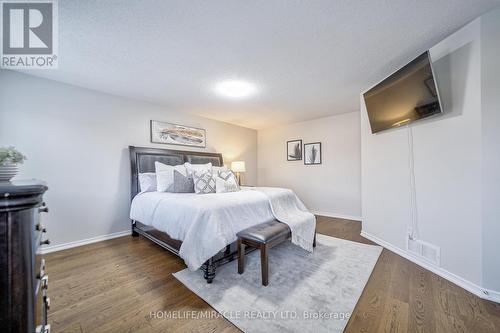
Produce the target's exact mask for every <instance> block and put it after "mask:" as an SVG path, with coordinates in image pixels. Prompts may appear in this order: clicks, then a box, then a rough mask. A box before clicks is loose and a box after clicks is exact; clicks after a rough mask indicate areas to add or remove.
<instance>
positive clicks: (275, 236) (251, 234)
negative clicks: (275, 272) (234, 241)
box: [236, 220, 316, 286]
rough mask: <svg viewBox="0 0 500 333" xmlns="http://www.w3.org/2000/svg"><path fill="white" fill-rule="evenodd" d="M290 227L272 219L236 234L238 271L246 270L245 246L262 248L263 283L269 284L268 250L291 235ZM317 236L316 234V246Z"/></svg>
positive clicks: (241, 272) (264, 284) (240, 272)
mask: <svg viewBox="0 0 500 333" xmlns="http://www.w3.org/2000/svg"><path fill="white" fill-rule="evenodd" d="M291 235H292V233H291V231H290V228H289V227H288V225H286V224H285V223H281V222H279V221H276V220H274V221H271V222H266V223H261V224H258V225H255V226H253V227H250V228H247V229H244V230H242V231H240V232H238V233H237V234H236V236H237V237H238V273H239V274H243V271H244V270H245V246H251V247H253V248H256V249H260V265H261V272H262V285H263V286H267V285H268V284H269V267H268V266H269V265H268V256H267V254H268V250H269V249H270V248H271V247H273V246H275V245H278V244H280V243H282V242H283V241H286V240H287V239H289V238H290V237H291ZM315 245H316V236H314V246H315Z"/></svg>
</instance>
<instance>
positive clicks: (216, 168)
mask: <svg viewBox="0 0 500 333" xmlns="http://www.w3.org/2000/svg"><path fill="white" fill-rule="evenodd" d="M221 171H229V169H228V168H227V167H226V166H225V165H223V166H213V167H212V173H213V174H214V175H216V176H217V175H218V174H219V172H221Z"/></svg>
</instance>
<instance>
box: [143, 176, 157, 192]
mask: <svg viewBox="0 0 500 333" xmlns="http://www.w3.org/2000/svg"><path fill="white" fill-rule="evenodd" d="M139 188H140V189H141V192H154V191H156V174H155V173H154V172H145V173H140V174H139Z"/></svg>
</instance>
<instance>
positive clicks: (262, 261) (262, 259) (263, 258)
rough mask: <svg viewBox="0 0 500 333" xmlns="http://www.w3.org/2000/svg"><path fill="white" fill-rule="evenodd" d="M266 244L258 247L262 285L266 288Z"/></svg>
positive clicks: (267, 270) (267, 279) (267, 281)
mask: <svg viewBox="0 0 500 333" xmlns="http://www.w3.org/2000/svg"><path fill="white" fill-rule="evenodd" d="M267 250H268V249H267V244H262V245H261V246H260V266H261V271H262V285H263V286H267V285H268V284H269V265H268V261H267Z"/></svg>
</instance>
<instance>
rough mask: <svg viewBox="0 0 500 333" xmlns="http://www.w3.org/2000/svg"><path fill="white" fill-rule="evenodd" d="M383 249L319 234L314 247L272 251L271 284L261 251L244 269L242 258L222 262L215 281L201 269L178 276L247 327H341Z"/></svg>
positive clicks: (295, 329) (284, 329)
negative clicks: (240, 264) (241, 270)
mask: <svg viewBox="0 0 500 333" xmlns="http://www.w3.org/2000/svg"><path fill="white" fill-rule="evenodd" d="M381 251H382V248H381V247H380V246H374V245H366V244H361V243H355V242H351V241H347V240H343V239H338V238H333V237H329V236H325V235H320V234H318V235H317V247H316V248H315V250H314V253H308V252H306V251H304V250H302V249H301V248H299V247H297V246H295V245H293V244H291V243H290V242H286V243H283V244H281V245H278V246H276V247H274V248H272V249H271V250H270V251H269V286H267V287H264V286H262V284H261V272H260V254H259V251H254V252H252V253H251V254H249V255H248V256H247V257H246V263H245V264H246V265H245V272H244V273H243V274H242V275H239V274H238V267H237V261H233V262H231V263H228V264H226V265H224V266H222V267H219V268H218V269H217V275H216V276H215V279H214V281H213V283H212V284H211V285H209V284H207V283H206V282H205V279H203V275H202V273H201V271H199V270H198V271H196V272H191V271H189V270H187V269H184V270H182V271H180V272H177V273H175V274H174V276H175V277H176V278H177V279H178V280H179V281H181V282H182V283H183V284H184V285H186V287H188V288H189V289H190V290H192V291H193V292H194V293H195V294H197V295H198V296H199V297H201V298H202V299H204V300H205V301H206V302H207V303H208V304H210V305H211V306H212V307H213V308H214V309H215V310H217V311H218V312H220V313H221V314H222V315H223V316H224V317H226V318H227V319H228V320H229V321H231V322H232V323H233V324H234V325H236V326H237V327H238V328H239V329H241V330H242V331H244V332H247V333H253V332H255V333H257V332H259V333H260V332H342V331H343V330H344V328H345V326H346V325H347V322H348V320H349V317H350V315H351V313H352V311H353V310H354V307H355V306H356V303H357V302H358V299H359V297H360V296H361V293H362V292H363V289H364V287H365V285H366V283H367V282H368V279H369V277H370V274H371V272H372V270H373V267H374V266H375V264H376V262H377V259H378V257H379V255H380V253H381Z"/></svg>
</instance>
